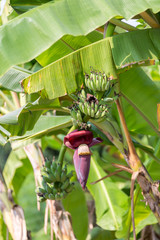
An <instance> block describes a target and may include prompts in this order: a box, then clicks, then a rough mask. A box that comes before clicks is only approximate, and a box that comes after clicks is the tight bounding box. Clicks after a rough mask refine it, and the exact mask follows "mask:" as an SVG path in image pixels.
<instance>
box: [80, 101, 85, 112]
mask: <svg viewBox="0 0 160 240" xmlns="http://www.w3.org/2000/svg"><path fill="white" fill-rule="evenodd" d="M79 109H80V110H81V112H84V103H82V102H79Z"/></svg>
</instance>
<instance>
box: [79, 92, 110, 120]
mask: <svg viewBox="0 0 160 240" xmlns="http://www.w3.org/2000/svg"><path fill="white" fill-rule="evenodd" d="M87 95H90V96H89V97H88V96H87ZM78 104H79V109H80V111H81V112H82V113H84V114H85V115H87V116H90V117H91V118H102V117H104V116H105V115H106V114H107V112H108V110H107V108H106V105H102V104H99V102H98V100H97V99H96V98H95V97H94V96H93V95H91V94H86V92H85V90H84V89H82V90H81V92H80V94H79V103H78Z"/></svg>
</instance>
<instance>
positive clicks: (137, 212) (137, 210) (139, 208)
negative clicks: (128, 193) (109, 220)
mask: <svg viewBox="0 0 160 240" xmlns="http://www.w3.org/2000/svg"><path fill="white" fill-rule="evenodd" d="M134 194H135V197H134V204H135V207H134V218H135V227H136V233H137V234H138V233H139V232H140V231H141V230H142V229H143V228H144V227H145V226H146V225H150V224H155V223H157V219H156V217H155V216H154V214H153V213H152V212H151V210H150V209H149V207H146V204H145V203H144V201H143V196H142V194H141V190H140V187H139V186H137V188H136V191H135V193H134ZM131 222H132V220H131V207H129V208H128V211H126V214H125V215H124V217H123V222H122V229H121V230H120V231H117V233H116V237H117V238H124V239H126V238H127V239H128V237H129V236H130V232H132V231H133V229H132V226H131V224H132V223H131Z"/></svg>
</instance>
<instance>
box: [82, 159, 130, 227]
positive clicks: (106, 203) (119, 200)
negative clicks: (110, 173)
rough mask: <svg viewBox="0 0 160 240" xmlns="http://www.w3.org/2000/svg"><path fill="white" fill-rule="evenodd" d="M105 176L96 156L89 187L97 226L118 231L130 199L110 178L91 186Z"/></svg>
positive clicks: (90, 174)
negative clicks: (93, 202) (94, 206)
mask: <svg viewBox="0 0 160 240" xmlns="http://www.w3.org/2000/svg"><path fill="white" fill-rule="evenodd" d="M104 176H106V173H105V172H104V171H103V169H102V168H101V167H100V166H99V165H98V163H97V162H96V160H95V156H94V157H92V160H91V168H90V173H89V178H88V183H87V187H88V189H89V191H90V192H91V194H92V196H93V198H94V200H95V204H96V216H97V224H98V225H99V226H100V227H102V228H104V229H106V230H118V229H121V226H122V218H123V215H124V214H125V212H126V210H127V208H128V197H127V195H126V194H124V193H123V192H122V191H121V190H119V189H118V187H117V186H116V185H115V184H114V182H112V180H111V179H109V178H108V179H105V180H103V181H100V182H99V183H96V184H95V185H91V184H90V183H91V182H93V181H96V180H98V179H100V178H102V177H104ZM113 193H114V194H113Z"/></svg>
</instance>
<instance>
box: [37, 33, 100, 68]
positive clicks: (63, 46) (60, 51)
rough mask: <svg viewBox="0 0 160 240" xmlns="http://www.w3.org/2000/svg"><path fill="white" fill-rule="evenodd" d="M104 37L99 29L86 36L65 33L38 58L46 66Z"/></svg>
mask: <svg viewBox="0 0 160 240" xmlns="http://www.w3.org/2000/svg"><path fill="white" fill-rule="evenodd" d="M102 38H103V34H102V33H100V32H98V31H93V32H91V33H89V34H87V35H86V36H77V37H75V36H71V35H65V36H64V37H63V38H61V39H60V40H58V41H57V42H56V43H55V44H53V45H52V46H51V47H50V48H48V49H47V50H46V51H45V52H43V53H42V54H41V55H39V56H38V57H37V58H36V60H37V61H38V62H39V63H40V64H41V65H42V66H46V65H48V64H50V63H52V62H54V61H56V60H58V59H60V58H62V57H64V56H66V55H68V54H69V53H72V52H74V51H76V50H78V49H80V48H82V47H85V46H87V45H89V44H91V43H93V42H96V41H99V40H101V39H102Z"/></svg>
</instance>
